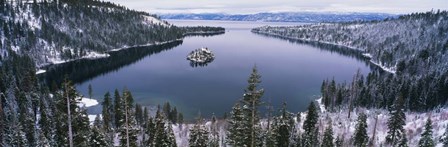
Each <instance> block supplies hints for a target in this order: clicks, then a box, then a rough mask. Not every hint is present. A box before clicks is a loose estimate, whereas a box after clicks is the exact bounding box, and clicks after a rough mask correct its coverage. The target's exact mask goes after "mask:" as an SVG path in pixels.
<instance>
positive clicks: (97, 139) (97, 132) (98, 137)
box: [89, 115, 111, 147]
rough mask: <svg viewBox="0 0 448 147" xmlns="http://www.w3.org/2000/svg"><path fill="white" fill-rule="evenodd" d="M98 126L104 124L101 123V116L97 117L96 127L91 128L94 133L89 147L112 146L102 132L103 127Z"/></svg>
mask: <svg viewBox="0 0 448 147" xmlns="http://www.w3.org/2000/svg"><path fill="white" fill-rule="evenodd" d="M98 124H104V123H102V122H101V118H100V117H99V115H97V117H96V118H95V125H93V126H92V128H91V131H92V133H91V135H90V138H89V146H90V147H108V146H111V144H109V142H108V140H107V139H106V135H105V134H106V133H105V132H104V131H102V130H101V129H102V128H101V126H102V125H98Z"/></svg>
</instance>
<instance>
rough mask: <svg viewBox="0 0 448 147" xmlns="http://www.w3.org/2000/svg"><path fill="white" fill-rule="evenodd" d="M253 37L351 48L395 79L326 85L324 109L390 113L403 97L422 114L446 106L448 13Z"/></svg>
mask: <svg viewBox="0 0 448 147" xmlns="http://www.w3.org/2000/svg"><path fill="white" fill-rule="evenodd" d="M252 32H254V33H259V34H264V35H269V36H277V37H281V38H286V39H293V40H300V41H303V42H318V43H322V44H331V45H336V46H345V47H348V50H354V51H358V52H360V53H363V54H364V56H365V57H366V58H370V61H371V62H372V64H375V65H378V66H379V67H381V68H383V69H384V71H387V72H389V73H392V74H387V73H379V72H371V73H369V74H368V75H367V76H364V75H360V74H357V75H355V76H354V77H353V81H352V82H349V83H347V82H345V83H337V84H335V83H334V81H329V80H326V81H324V82H323V84H322V94H323V96H324V100H325V101H326V103H325V104H326V105H327V106H328V107H331V108H334V107H336V106H338V105H341V104H350V105H352V106H363V107H376V108H389V107H391V105H392V104H393V102H394V100H395V99H396V98H397V97H400V96H401V97H404V99H405V101H406V103H405V106H406V108H407V109H410V110H413V111H424V110H428V109H432V108H436V107H439V106H444V105H446V104H447V102H448V91H447V88H448V86H447V85H448V78H447V77H448V56H447V51H448V33H447V32H448V12H446V11H442V12H440V11H437V12H427V13H415V14H410V15H404V16H400V17H399V18H396V19H386V20H383V21H367V22H348V23H320V24H308V25H302V26H290V27H270V26H265V27H260V28H255V29H253V30H252Z"/></svg>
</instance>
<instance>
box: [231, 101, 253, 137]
mask: <svg viewBox="0 0 448 147" xmlns="http://www.w3.org/2000/svg"><path fill="white" fill-rule="evenodd" d="M243 119H244V115H243V112H242V110H241V106H240V103H236V104H235V105H234V106H233V107H232V111H231V112H230V118H229V119H228V120H227V122H228V124H229V125H228V129H227V138H226V139H227V143H228V144H230V145H232V146H244V144H243V143H244V141H245V140H247V139H249V138H247V136H244V135H243V128H242V127H243V126H242V122H243Z"/></svg>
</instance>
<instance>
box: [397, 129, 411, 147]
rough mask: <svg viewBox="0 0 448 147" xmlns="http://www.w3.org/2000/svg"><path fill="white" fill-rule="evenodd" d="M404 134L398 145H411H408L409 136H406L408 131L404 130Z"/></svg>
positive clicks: (402, 146)
mask: <svg viewBox="0 0 448 147" xmlns="http://www.w3.org/2000/svg"><path fill="white" fill-rule="evenodd" d="M402 135H403V136H402V137H401V139H400V142H399V143H398V147H409V146H408V138H407V137H406V132H403V134H402Z"/></svg>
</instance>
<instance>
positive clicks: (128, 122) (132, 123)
mask: <svg viewBox="0 0 448 147" xmlns="http://www.w3.org/2000/svg"><path fill="white" fill-rule="evenodd" d="M123 102H124V107H123V114H122V116H124V117H123V118H122V120H120V124H121V126H120V128H119V131H120V132H119V136H120V146H121V147H136V146H137V134H138V128H137V127H138V125H137V122H136V120H135V114H134V112H133V106H134V104H133V103H134V99H133V97H132V94H131V92H130V91H128V90H127V89H125V90H124V91H123Z"/></svg>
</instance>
